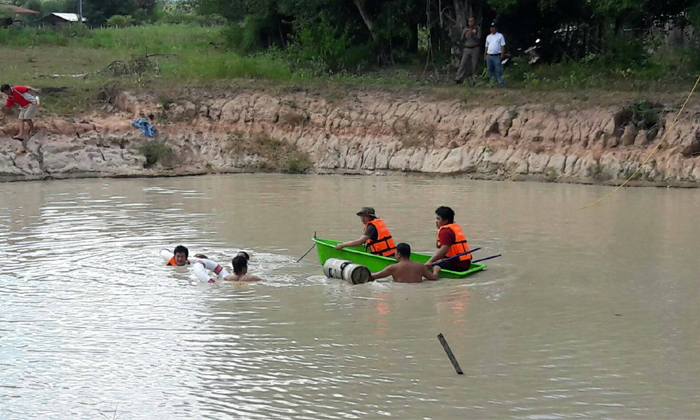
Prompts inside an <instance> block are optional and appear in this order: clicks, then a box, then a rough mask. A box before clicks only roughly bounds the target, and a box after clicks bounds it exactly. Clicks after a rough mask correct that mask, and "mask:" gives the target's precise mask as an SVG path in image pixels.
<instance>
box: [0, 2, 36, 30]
mask: <svg viewBox="0 0 700 420" xmlns="http://www.w3.org/2000/svg"><path fill="white" fill-rule="evenodd" d="M0 10H2V11H5V12H7V13H8V14H12V15H17V16H31V15H38V14H39V12H36V11H34V10H30V9H25V8H24V7H19V6H13V5H11V4H0ZM15 21H17V22H20V21H19V20H16V19H14V18H12V17H10V16H8V17H6V18H0V27H5V28H6V27H8V26H12V24H13V23H14V22H15Z"/></svg>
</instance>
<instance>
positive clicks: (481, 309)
mask: <svg viewBox="0 0 700 420" xmlns="http://www.w3.org/2000/svg"><path fill="white" fill-rule="evenodd" d="M604 191H607V189H604V188H597V187H582V186H571V185H548V184H529V183H494V182H468V181H462V180H451V179H428V178H392V177H389V178H382V177H367V178H353V177H334V176H327V177H314V176H301V177H293V176H280V175H239V176H211V177H198V178H177V179H136V180H102V179H99V180H75V181H51V182H35V183H34V182H32V183H16V184H2V185H0V197H2V199H1V201H0V256H1V257H2V258H0V306H1V308H2V311H1V312H0V418H2V419H27V418H37V419H66V418H70V419H95V418H103V417H105V416H106V417H108V418H112V417H113V416H115V415H117V416H118V418H120V419H185V418H209V419H224V418H294V419H317V418H328V419H335V418H381V417H393V418H418V419H420V418H506V417H509V418H525V419H554V418H570V417H577V418H579V417H583V418H603V417H613V418H691V417H696V416H697V412H698V410H699V409H700V406H699V405H700V397H699V395H700V389H699V388H700V386H699V383H698V380H697V378H698V374H700V363H699V362H700V360H698V359H699V358H700V356H698V355H699V354H700V351H699V350H700V341H699V340H698V339H697V330H698V327H700V325H698V324H699V323H700V321H699V320H700V309H698V308H699V306H698V304H697V302H698V298H700V296H699V294H700V288H698V285H697V279H698V275H697V273H698V272H700V263H699V262H698V260H699V259H698V258H697V255H696V254H697V243H698V241H697V238H698V234H700V225H699V223H698V219H697V217H695V215H696V214H697V212H698V208H700V195H698V192H697V191H682V190H656V189H631V190H625V191H623V192H621V193H619V194H617V195H616V196H615V197H614V198H612V199H610V200H608V202H606V203H605V204H603V205H600V206H597V207H594V208H591V209H589V210H587V211H578V210H576V209H577V207H579V206H580V205H582V204H585V203H588V202H590V201H592V200H593V199H595V198H597V197H598V196H600V195H601V193H603V192H604ZM442 204H445V205H450V206H452V207H453V208H455V210H456V211H457V221H458V222H460V223H461V224H462V226H463V227H464V228H465V232H466V233H467V236H468V237H469V239H470V243H471V244H473V245H474V246H483V247H484V248H485V250H484V251H482V253H484V256H486V253H489V252H491V253H503V254H504V257H503V258H501V259H498V260H494V261H491V262H490V264H489V270H488V271H486V272H484V273H480V274H478V275H477V276H475V277H473V278H471V279H470V281H469V282H463V281H453V280H447V281H440V282H436V283H424V284H419V285H403V284H393V283H387V282H378V283H373V284H367V285H360V286H355V287H351V286H349V285H347V284H344V283H342V282H339V281H336V280H329V279H325V277H323V275H322V273H321V270H320V267H319V266H318V263H317V260H316V258H315V256H314V253H312V254H310V255H309V256H308V257H307V258H306V259H305V260H304V261H303V262H302V263H299V264H297V263H295V261H296V259H297V258H298V257H299V256H301V255H302V254H303V253H304V252H305V251H306V250H307V249H308V247H309V246H310V241H309V237H310V236H312V235H313V233H314V231H316V232H317V233H318V235H319V236H321V237H328V238H337V239H351V238H356V237H357V236H359V235H360V233H361V231H362V226H361V224H360V223H359V220H358V218H357V217H356V216H354V213H355V212H356V211H357V210H359V208H360V207H361V206H364V205H373V206H375V207H376V208H377V211H378V213H379V215H380V216H381V217H383V218H384V219H385V220H386V221H387V223H388V225H389V227H390V228H391V229H392V233H393V234H394V236H396V237H397V238H398V239H399V240H401V241H406V242H409V243H411V245H412V246H413V248H414V249H416V250H430V249H431V248H432V247H433V246H434V240H435V232H434V229H435V228H434V215H433V210H434V209H435V207H437V206H438V205H442ZM180 243H182V244H185V245H187V246H188V247H189V248H190V250H191V251H192V252H193V253H194V252H203V253H206V254H207V255H208V256H209V257H210V258H211V259H214V260H216V261H218V262H220V263H222V264H225V265H227V266H229V265H230V259H231V258H232V257H233V255H234V254H235V253H236V252H237V251H238V250H239V249H246V250H249V251H252V254H253V259H252V261H251V266H250V271H251V273H254V274H256V275H260V276H261V277H263V278H265V279H266V281H265V282H264V283H263V284H250V285H232V284H222V283H216V284H213V285H208V284H193V283H191V280H192V278H193V276H192V274H191V273H190V271H189V270H188V269H187V268H166V267H164V264H163V261H161V260H160V257H159V255H158V251H159V250H160V249H161V248H163V247H170V248H172V247H174V246H175V245H177V244H180ZM438 333H443V334H444V335H445V337H446V338H447V340H448V341H449V343H450V346H451V347H452V349H453V351H454V352H455V355H456V357H457V358H458V360H459V362H460V364H461V366H462V368H463V370H464V371H465V375H464V376H457V375H455V374H454V370H453V369H452V366H451V365H450V363H449V361H448V360H447V358H446V356H445V354H444V352H443V350H442V348H441V346H440V345H439V343H438V341H437V339H436V335H437V334H438Z"/></svg>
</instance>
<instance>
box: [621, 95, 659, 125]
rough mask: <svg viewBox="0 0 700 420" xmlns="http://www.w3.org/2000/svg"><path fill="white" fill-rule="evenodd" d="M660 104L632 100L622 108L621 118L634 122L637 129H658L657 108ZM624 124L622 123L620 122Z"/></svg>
mask: <svg viewBox="0 0 700 420" xmlns="http://www.w3.org/2000/svg"><path fill="white" fill-rule="evenodd" d="M661 108H662V105H661V104H657V103H653V102H649V101H645V100H642V101H637V102H632V103H630V104H629V105H627V107H625V108H624V109H623V110H622V120H623V121H627V122H632V123H634V125H635V127H637V129H639V130H647V131H650V130H654V129H658V125H659V122H660V121H661V117H660V115H659V110H660V109H661ZM622 125H623V126H624V124H622Z"/></svg>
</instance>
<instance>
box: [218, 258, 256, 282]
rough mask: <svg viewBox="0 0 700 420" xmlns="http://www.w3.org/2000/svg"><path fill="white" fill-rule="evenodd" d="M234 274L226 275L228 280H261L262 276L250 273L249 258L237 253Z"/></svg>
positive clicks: (234, 261)
mask: <svg viewBox="0 0 700 420" xmlns="http://www.w3.org/2000/svg"><path fill="white" fill-rule="evenodd" d="M246 255H247V254H246ZM231 263H232V264H233V274H229V275H228V276H226V277H224V280H226V281H260V280H262V279H261V278H260V277H257V276H251V275H250V274H248V259H246V257H245V256H243V255H240V253H239V255H237V256H236V257H235V258H234V259H233V261H232V262H231Z"/></svg>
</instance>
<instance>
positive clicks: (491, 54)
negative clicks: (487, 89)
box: [484, 22, 506, 87]
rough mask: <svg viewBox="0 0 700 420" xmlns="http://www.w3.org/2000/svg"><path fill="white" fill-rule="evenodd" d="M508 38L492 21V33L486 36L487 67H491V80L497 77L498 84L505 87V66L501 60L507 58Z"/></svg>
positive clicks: (485, 55) (485, 56) (485, 54)
mask: <svg viewBox="0 0 700 420" xmlns="http://www.w3.org/2000/svg"><path fill="white" fill-rule="evenodd" d="M505 47H506V39H505V38H504V37H503V35H502V34H501V33H500V32H498V28H497V27H496V22H492V23H491V34H489V36H487V37H486V51H484V58H485V59H486V67H487V68H488V69H489V80H490V79H491V78H495V79H496V80H498V86H500V87H504V86H505V85H506V84H505V82H504V81H503V67H502V66H501V60H503V59H504V58H506V49H505Z"/></svg>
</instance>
